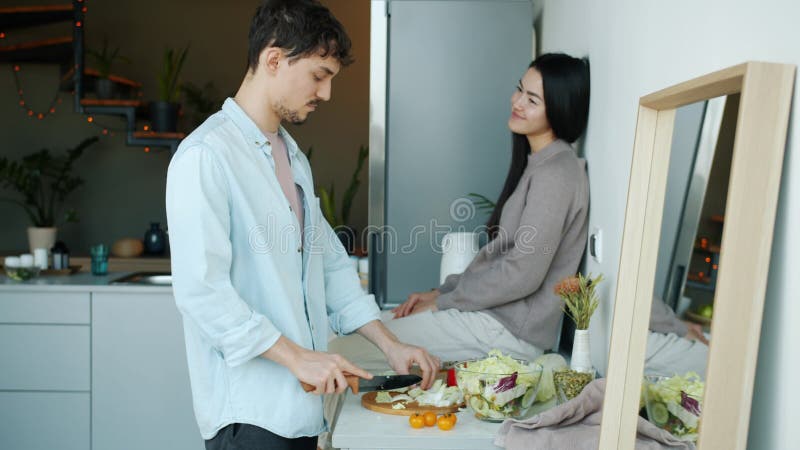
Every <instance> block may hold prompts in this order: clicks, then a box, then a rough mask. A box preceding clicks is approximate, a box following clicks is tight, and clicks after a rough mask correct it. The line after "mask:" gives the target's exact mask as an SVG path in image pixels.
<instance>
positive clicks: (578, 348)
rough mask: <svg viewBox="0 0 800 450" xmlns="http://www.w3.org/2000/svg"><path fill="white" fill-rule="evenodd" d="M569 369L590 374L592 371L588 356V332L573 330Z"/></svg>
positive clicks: (590, 360)
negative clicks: (573, 336) (573, 337)
mask: <svg viewBox="0 0 800 450" xmlns="http://www.w3.org/2000/svg"><path fill="white" fill-rule="evenodd" d="M569 367H570V369H572V370H574V371H576V372H584V373H590V372H593V371H594V368H593V367H592V359H591V358H590V356H589V330H575V339H574V340H573V342H572V359H571V360H570V364H569Z"/></svg>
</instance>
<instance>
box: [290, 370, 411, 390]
mask: <svg viewBox="0 0 800 450" xmlns="http://www.w3.org/2000/svg"><path fill="white" fill-rule="evenodd" d="M345 380H347V385H348V386H350V389H352V391H353V393H354V394H358V392H359V391H364V392H369V391H387V390H391V389H400V388H404V387H407V386H411V385H412V384H417V383H419V382H420V381H422V377H421V376H419V375H374V376H373V377H372V379H371V380H365V379H361V378H359V377H357V376H355V375H351V374H346V375H345ZM300 384H302V385H303V390H305V391H306V392H311V391H313V390H314V389H316V388H315V387H314V386H313V385H310V384H308V383H304V382H302V381H301V382H300Z"/></svg>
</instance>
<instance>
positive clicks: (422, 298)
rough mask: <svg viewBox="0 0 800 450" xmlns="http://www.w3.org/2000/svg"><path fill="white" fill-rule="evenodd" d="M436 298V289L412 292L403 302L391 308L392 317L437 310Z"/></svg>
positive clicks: (437, 292) (437, 296)
mask: <svg viewBox="0 0 800 450" xmlns="http://www.w3.org/2000/svg"><path fill="white" fill-rule="evenodd" d="M437 298H439V290H438V289H433V290H430V291H428V292H414V293H413V294H411V295H409V296H408V299H407V300H406V301H405V302H404V303H403V304H401V305H400V306H398V307H397V308H395V309H393V310H392V312H393V313H394V318H395V319H399V318H401V317H406V316H410V315H411V314H416V313H420V312H422V311H428V310H431V311H438V310H439V308H437V307H436V299H437Z"/></svg>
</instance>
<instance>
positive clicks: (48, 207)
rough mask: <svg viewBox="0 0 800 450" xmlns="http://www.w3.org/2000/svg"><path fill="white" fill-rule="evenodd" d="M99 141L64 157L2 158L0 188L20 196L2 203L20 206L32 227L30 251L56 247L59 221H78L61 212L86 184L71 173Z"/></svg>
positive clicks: (90, 140)
mask: <svg viewBox="0 0 800 450" xmlns="http://www.w3.org/2000/svg"><path fill="white" fill-rule="evenodd" d="M97 140H98V138H97V137H96V136H94V137H90V138H87V139H84V140H83V141H82V142H81V143H80V144H78V145H77V146H76V147H74V148H71V149H68V150H67V151H66V153H65V154H64V155H52V154H51V153H50V151H49V150H48V149H41V150H39V151H37V152H34V153H31V154H29V155H27V156H24V157H23V158H22V160H21V161H13V160H10V159H8V158H6V157H0V187H2V188H3V189H5V190H13V191H16V193H17V194H18V196H17V198H13V197H11V198H7V197H0V201H4V202H8V203H13V204H15V205H18V206H20V207H21V208H22V209H23V210H24V211H25V214H27V215H28V218H29V219H30V221H31V225H32V226H31V227H30V228H28V240H29V244H30V247H31V250H32V249H34V248H47V249H49V248H50V247H52V246H53V243H54V242H55V235H56V231H57V229H56V225H57V224H58V222H59V221H61V220H63V221H64V222H76V221H77V215H76V214H75V210H74V209H69V210H67V211H65V212H64V214H63V216H62V208H63V205H64V202H65V201H66V199H67V197H68V196H69V195H70V194H72V193H73V192H74V191H75V190H76V189H78V188H79V187H81V186H82V185H83V183H84V180H83V179H82V178H80V177H78V176H75V175H73V173H72V169H73V166H74V164H75V161H76V160H77V159H78V158H80V157H81V155H83V151H84V150H85V149H86V148H88V147H89V146H91V145H92V144H94V143H95V142H97Z"/></svg>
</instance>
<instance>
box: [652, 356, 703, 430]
mask: <svg viewBox="0 0 800 450" xmlns="http://www.w3.org/2000/svg"><path fill="white" fill-rule="evenodd" d="M644 389H645V392H644V395H645V399H646V402H645V404H646V406H647V414H648V416H649V417H650V418H651V420H653V421H654V422H655V423H656V424H657V425H659V426H660V427H661V428H664V429H665V430H667V431H669V432H670V433H672V434H674V435H675V436H677V437H679V438H681V439H685V440H695V439H696V438H697V429H698V427H699V425H700V412H701V409H702V404H701V403H700V401H701V399H702V398H703V391H704V389H705V383H704V382H703V380H702V379H701V378H700V376H699V375H698V374H696V373H694V372H689V373H687V374H686V375H684V376H680V375H675V376H673V377H669V378H663V379H660V380H657V381H655V382H648V383H646V385H645V387H644ZM664 410H666V411H667V412H668V414H665V413H664Z"/></svg>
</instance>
